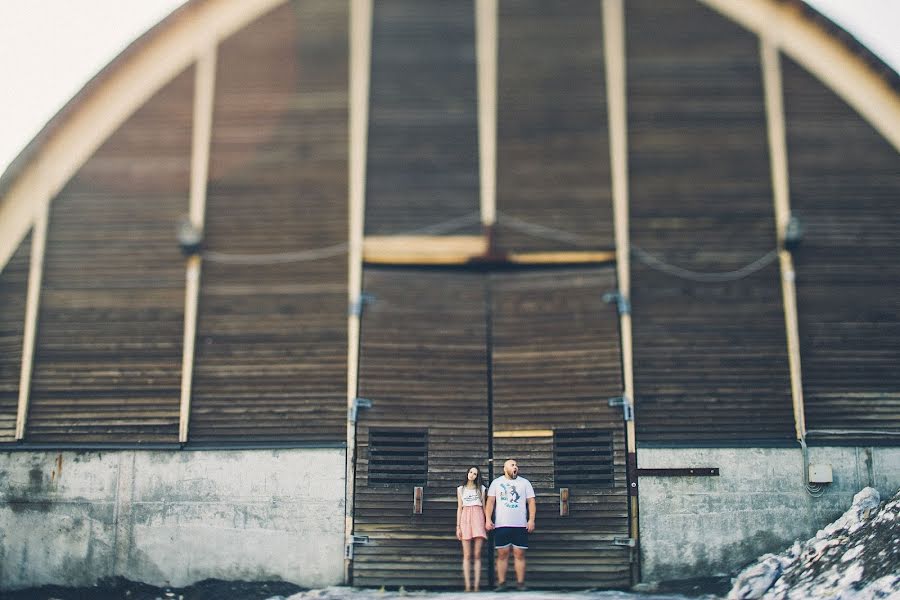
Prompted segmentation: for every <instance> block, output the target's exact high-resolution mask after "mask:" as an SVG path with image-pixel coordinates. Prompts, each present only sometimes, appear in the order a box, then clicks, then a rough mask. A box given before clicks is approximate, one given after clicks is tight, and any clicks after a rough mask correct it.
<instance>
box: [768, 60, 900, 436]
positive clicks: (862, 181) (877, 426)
mask: <svg viewBox="0 0 900 600" xmlns="http://www.w3.org/2000/svg"><path fill="white" fill-rule="evenodd" d="M783 78H784V96H785V118H786V128H787V148H788V165H789V166H790V186H791V207H792V212H793V214H794V216H796V217H797V218H798V219H799V220H800V222H801V223H802V224H803V226H804V235H803V239H802V241H801V242H800V245H799V247H798V248H797V249H796V251H795V252H794V265H795V268H796V271H797V283H796V285H797V305H798V312H799V315H798V316H799V333H800V355H801V362H802V367H803V394H804V400H805V406H806V427H807V429H808V430H809V432H810V434H809V436H810V440H811V441H817V442H828V441H831V442H834V441H842V442H843V443H854V442H856V443H860V442H862V443H864V442H866V441H872V440H882V441H884V440H894V441H896V440H898V439H900V438H898V435H897V434H900V372H898V369H897V365H898V364H900V343H898V340H900V242H898V239H897V226H898V224H900V202H898V198H900V157H898V155H897V151H896V150H895V149H894V148H893V147H891V145H890V144H889V143H888V142H887V141H886V140H885V139H884V138H882V137H881V136H879V135H878V133H877V132H876V131H874V130H873V129H872V128H871V126H870V125H869V124H868V123H866V122H865V121H863V119H862V118H861V117H860V116H859V115H858V114H856V113H855V112H854V111H853V110H852V109H851V108H850V107H848V106H847V105H846V104H845V103H844V102H843V101H842V100H840V99H839V98H837V97H836V96H835V95H834V94H832V93H831V92H830V91H828V90H827V89H825V87H824V86H823V85H822V84H821V83H820V82H818V81H816V80H815V79H814V78H813V77H812V76H811V75H810V74H809V73H807V72H806V71H804V70H803V69H802V68H801V67H799V66H798V65H796V64H795V63H793V62H792V61H790V60H788V59H784V61H783ZM892 434H893V435H892Z"/></svg>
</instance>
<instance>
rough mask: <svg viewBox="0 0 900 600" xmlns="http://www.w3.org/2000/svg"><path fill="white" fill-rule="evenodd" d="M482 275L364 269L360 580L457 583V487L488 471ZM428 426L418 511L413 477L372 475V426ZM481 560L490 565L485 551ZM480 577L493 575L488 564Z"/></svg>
mask: <svg viewBox="0 0 900 600" xmlns="http://www.w3.org/2000/svg"><path fill="white" fill-rule="evenodd" d="M485 285H486V281H485V278H484V276H482V275H478V274H464V273H450V272H427V271H397V270H378V269H367V270H366V272H365V276H364V288H363V289H364V291H365V292H366V293H367V294H371V295H372V296H373V300H372V301H371V302H370V303H369V304H367V305H366V307H365V310H364V314H363V321H362V337H361V347H360V376H359V394H360V396H362V397H364V398H368V399H371V400H372V403H373V406H372V408H370V409H363V410H362V411H361V412H360V415H359V421H358V425H357V471H356V498H355V526H354V533H356V534H359V535H367V536H369V540H370V542H369V544H367V545H358V546H356V558H355V560H354V562H353V584H354V585H359V586H381V585H388V586H399V585H404V586H407V587H449V586H452V587H457V586H459V584H460V581H461V575H460V573H459V561H460V556H461V550H460V545H459V542H458V541H457V540H456V536H455V522H456V486H458V485H461V484H462V482H463V481H464V478H465V473H466V470H467V469H468V468H469V467H470V466H472V465H477V466H479V467H481V469H482V470H483V471H484V470H485V469H486V467H487V458H488V456H487V454H488V422H489V421H488V418H489V415H488V404H487V395H488V389H487V386H488V370H487V352H486V348H487V334H486V329H487V328H486V321H485V309H486V304H485V295H486V290H485ZM370 429H378V430H381V431H386V430H390V429H401V430H417V431H425V432H427V435H428V457H427V459H428V475H427V481H426V482H425V489H424V505H423V511H422V514H421V515H413V514H412V512H413V484H411V483H410V484H397V485H384V484H372V483H370V482H369V477H368V474H369V472H368V469H369V456H368V452H369V430H370ZM483 568H484V569H485V570H486V569H487V560H485V561H484V565H483ZM482 581H484V582H487V574H486V572H485V573H484V574H483V575H482Z"/></svg>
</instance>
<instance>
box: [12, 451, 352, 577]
mask: <svg viewBox="0 0 900 600" xmlns="http://www.w3.org/2000/svg"><path fill="white" fill-rule="evenodd" d="M344 462H345V452H344V450H343V449H292V450H230V451H196V452H192V451H182V452H178V451H174V452H173V451H159V452H157V451H110V452H61V453H59V452H0V589H7V590H11V589H18V588H23V587H31V586H38V585H44V584H60V585H74V586H86V585H93V584H94V583H95V582H96V581H97V579H98V578H101V577H109V576H122V577H125V578H127V579H131V580H134V581H142V582H146V583H150V584H154V585H174V586H185V585H189V584H191V583H194V582H196V581H199V580H202V579H206V578H218V579H226V580H238V579H244V580H285V581H290V582H293V583H296V584H299V585H302V586H308V587H318V586H326V585H333V584H339V583H341V582H342V581H343V544H344V479H345V477H344Z"/></svg>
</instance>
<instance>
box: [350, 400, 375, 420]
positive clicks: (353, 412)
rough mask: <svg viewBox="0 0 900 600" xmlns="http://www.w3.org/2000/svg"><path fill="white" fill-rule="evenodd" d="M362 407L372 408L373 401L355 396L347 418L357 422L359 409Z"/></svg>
mask: <svg viewBox="0 0 900 600" xmlns="http://www.w3.org/2000/svg"><path fill="white" fill-rule="evenodd" d="M361 408H372V401H371V400H369V399H368V398H354V399H353V405H352V406H351V407H350V413H349V414H348V415H347V420H348V421H350V422H351V423H356V417H357V416H358V415H359V409H361Z"/></svg>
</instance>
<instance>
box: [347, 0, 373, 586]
mask: <svg viewBox="0 0 900 600" xmlns="http://www.w3.org/2000/svg"><path fill="white" fill-rule="evenodd" d="M371 57H372V0H352V1H351V3H350V82H349V85H350V139H349V148H348V151H349V161H348V162H349V164H348V168H349V178H350V184H349V240H350V251H349V256H348V261H349V269H348V278H349V281H348V287H347V296H348V298H347V299H348V302H349V306H350V310H349V311H348V315H347V415H348V419H347V470H346V478H347V480H346V488H345V495H344V536H345V542H346V545H347V548H348V549H352V547H353V546H352V539H353V509H354V503H353V495H354V491H355V483H356V480H355V479H356V420H355V419H354V420H351V419H350V418H349V415H351V414H355V412H356V411H355V410H354V403H355V401H356V397H357V387H358V381H359V326H360V318H361V316H362V258H363V228H364V218H365V194H366V149H367V146H368V131H369V79H370V75H371V66H372V65H371ZM345 556H346V558H347V559H346V560H345V561H344V582H345V583H349V582H350V579H351V572H350V569H351V566H352V554H351V553H347V554H346V555H345Z"/></svg>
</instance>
